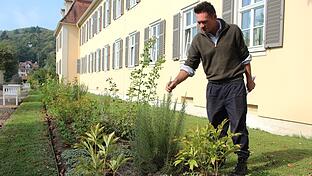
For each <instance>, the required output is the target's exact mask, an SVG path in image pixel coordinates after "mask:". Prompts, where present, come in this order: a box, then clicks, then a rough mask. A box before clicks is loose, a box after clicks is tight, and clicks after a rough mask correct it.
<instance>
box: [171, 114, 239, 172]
mask: <svg viewBox="0 0 312 176" xmlns="http://www.w3.org/2000/svg"><path fill="white" fill-rule="evenodd" d="M226 122H227V121H226V120H225V121H223V122H222V123H221V124H220V125H219V126H218V127H217V129H215V128H214V127H213V126H212V125H211V124H210V123H209V124H208V125H207V126H206V127H204V128H197V129H196V130H195V131H190V132H189V133H187V135H186V136H185V137H183V138H181V139H180V142H181V144H182V149H181V150H180V151H179V153H178V154H177V155H176V160H175V162H174V165H175V166H178V165H179V166H181V165H182V166H181V167H182V168H183V170H186V171H187V173H192V174H195V173H198V174H203V175H209V174H210V170H213V173H214V175H218V172H219V167H220V165H221V164H222V163H223V162H224V161H225V159H226V157H228V155H229V154H231V153H234V152H235V151H237V150H238V149H239V145H234V144H233V142H232V137H234V136H238V135H239V134H238V133H237V134H234V133H231V132H229V133H228V135H227V136H224V137H220V136H221V132H222V129H223V126H224V124H226Z"/></svg>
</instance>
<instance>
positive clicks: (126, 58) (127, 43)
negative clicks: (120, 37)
mask: <svg viewBox="0 0 312 176" xmlns="http://www.w3.org/2000/svg"><path fill="white" fill-rule="evenodd" d="M125 49H126V51H125V67H128V59H129V56H128V54H129V53H128V52H129V51H128V50H129V37H126V46H125Z"/></svg>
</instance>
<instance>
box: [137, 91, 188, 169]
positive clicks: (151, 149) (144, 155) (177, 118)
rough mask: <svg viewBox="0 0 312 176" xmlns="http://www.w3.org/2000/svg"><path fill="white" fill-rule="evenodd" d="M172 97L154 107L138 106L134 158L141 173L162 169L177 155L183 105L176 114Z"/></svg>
mask: <svg viewBox="0 0 312 176" xmlns="http://www.w3.org/2000/svg"><path fill="white" fill-rule="evenodd" d="M170 106H171V95H170V94H169V95H168V97H167V98H165V97H164V99H163V101H162V102H161V103H158V104H157V105H156V106H150V105H148V104H146V103H145V104H140V105H138V112H137V117H136V122H135V139H134V146H133V149H134V157H135V163H136V165H137V167H138V168H139V170H140V171H141V173H142V174H146V173H148V172H156V171H158V170H160V169H161V168H163V167H164V166H165V165H167V164H168V162H169V161H170V160H171V158H172V157H173V156H174V155H175V154H176V153H177V152H178V145H177V141H176V140H175V139H177V138H178V137H180V135H181V134H182V130H183V121H184V115H185V114H184V111H185V105H184V103H183V106H182V110H181V111H180V113H179V114H178V112H177V111H176V102H175V103H174V108H173V110H171V109H170Z"/></svg>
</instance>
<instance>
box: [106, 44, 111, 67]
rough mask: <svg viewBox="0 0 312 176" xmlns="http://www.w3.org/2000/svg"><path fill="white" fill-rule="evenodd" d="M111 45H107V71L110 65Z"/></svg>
mask: <svg viewBox="0 0 312 176" xmlns="http://www.w3.org/2000/svg"><path fill="white" fill-rule="evenodd" d="M110 60H111V59H110V46H109V45H108V46H107V71H108V70H109V66H110Z"/></svg>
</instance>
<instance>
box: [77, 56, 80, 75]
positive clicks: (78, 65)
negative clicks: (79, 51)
mask: <svg viewBox="0 0 312 176" xmlns="http://www.w3.org/2000/svg"><path fill="white" fill-rule="evenodd" d="M77 73H80V59H78V60H77Z"/></svg>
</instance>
